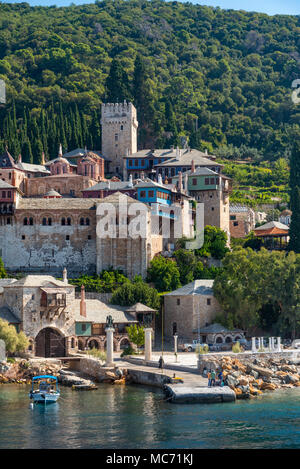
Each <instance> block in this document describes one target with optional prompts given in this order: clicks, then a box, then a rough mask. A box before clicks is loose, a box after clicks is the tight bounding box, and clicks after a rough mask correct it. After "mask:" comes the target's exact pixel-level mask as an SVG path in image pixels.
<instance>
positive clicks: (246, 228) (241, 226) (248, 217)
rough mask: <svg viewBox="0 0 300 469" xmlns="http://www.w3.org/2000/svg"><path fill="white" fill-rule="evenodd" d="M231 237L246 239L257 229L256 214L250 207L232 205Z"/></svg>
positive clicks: (230, 209)
mask: <svg viewBox="0 0 300 469" xmlns="http://www.w3.org/2000/svg"><path fill="white" fill-rule="evenodd" d="M229 213H230V235H231V236H232V237H233V238H244V237H245V236H247V235H248V234H249V233H250V232H251V231H253V230H254V228H255V212H254V210H252V209H251V208H250V207H246V206H243V205H235V204H231V205H230V208H229Z"/></svg>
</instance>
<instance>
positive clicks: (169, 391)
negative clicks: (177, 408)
mask: <svg viewBox="0 0 300 469" xmlns="http://www.w3.org/2000/svg"><path fill="white" fill-rule="evenodd" d="M164 392H165V395H166V397H167V398H168V400H169V401H170V402H174V403H178V404H197V403H199V404H212V403H220V402H234V401H235V399H236V396H235V392H234V391H233V390H232V389H230V387H229V386H223V387H221V386H215V387H212V388H209V387H203V386H185V385H184V384H165V386H164Z"/></svg>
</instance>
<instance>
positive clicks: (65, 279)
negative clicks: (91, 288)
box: [63, 268, 68, 283]
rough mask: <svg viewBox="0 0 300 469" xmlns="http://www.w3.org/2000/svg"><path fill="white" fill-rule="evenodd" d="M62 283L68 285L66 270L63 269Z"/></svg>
mask: <svg viewBox="0 0 300 469" xmlns="http://www.w3.org/2000/svg"><path fill="white" fill-rule="evenodd" d="M63 282H64V283H68V273H67V269H66V268H64V270H63Z"/></svg>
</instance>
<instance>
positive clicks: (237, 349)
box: [232, 342, 243, 353]
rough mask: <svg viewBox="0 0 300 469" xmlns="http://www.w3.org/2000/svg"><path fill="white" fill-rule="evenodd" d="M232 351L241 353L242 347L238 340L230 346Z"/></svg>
mask: <svg viewBox="0 0 300 469" xmlns="http://www.w3.org/2000/svg"><path fill="white" fill-rule="evenodd" d="M232 351H233V353H241V352H243V347H242V346H241V344H240V343H239V342H236V343H235V344H234V345H233V346H232Z"/></svg>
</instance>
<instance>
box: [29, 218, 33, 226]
mask: <svg viewBox="0 0 300 469" xmlns="http://www.w3.org/2000/svg"><path fill="white" fill-rule="evenodd" d="M29 225H30V226H32V225H33V218H32V217H30V218H29Z"/></svg>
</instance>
